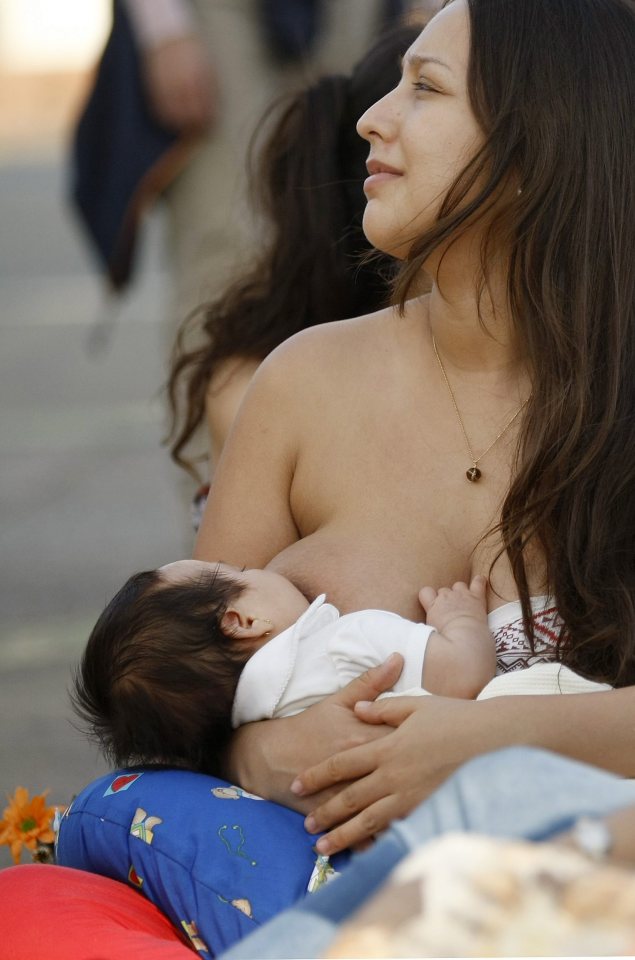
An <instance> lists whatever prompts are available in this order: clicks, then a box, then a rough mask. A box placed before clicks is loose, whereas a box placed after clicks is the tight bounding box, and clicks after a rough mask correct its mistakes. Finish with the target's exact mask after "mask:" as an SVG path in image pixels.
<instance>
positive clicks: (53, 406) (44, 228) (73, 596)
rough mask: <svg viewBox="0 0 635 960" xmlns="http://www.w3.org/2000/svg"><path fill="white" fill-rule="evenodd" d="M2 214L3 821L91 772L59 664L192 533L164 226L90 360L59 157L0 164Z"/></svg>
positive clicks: (152, 235)
mask: <svg viewBox="0 0 635 960" xmlns="http://www.w3.org/2000/svg"><path fill="white" fill-rule="evenodd" d="M0 223H1V224H2V228H1V231H0V289H1V300H0V302H1V304H2V309H1V311H0V337H1V344H2V348H1V350H0V411H1V415H0V731H1V732H0V814H1V811H2V809H3V806H4V804H3V802H2V801H4V796H5V794H6V793H8V792H10V791H11V792H12V791H13V789H14V787H15V786H16V785H18V784H22V785H24V786H26V787H28V788H29V789H30V790H31V791H39V790H42V789H44V788H45V787H49V788H50V799H51V800H53V801H55V802H64V801H67V800H68V799H69V798H70V797H71V796H72V794H73V792H75V791H77V790H78V789H79V788H81V786H82V785H83V784H84V783H85V782H87V781H88V780H90V779H91V778H92V777H93V776H94V775H95V774H96V773H97V772H99V771H101V769H102V765H101V763H100V760H99V758H98V756H97V754H96V751H95V750H93V749H92V748H90V747H89V746H88V745H87V744H86V743H85V741H84V739H83V738H82V736H81V735H80V734H79V733H78V732H77V731H76V730H75V729H74V728H73V725H72V719H71V711H70V709H69V706H68V699H67V685H68V680H69V675H70V668H71V665H72V663H73V662H74V661H75V660H76V658H77V656H78V654H79V652H80V651H81V649H82V646H83V644H84V642H85V639H86V636H87V631H88V630H89V628H90V626H91V624H92V622H93V621H94V619H95V617H96V615H97V613H98V612H99V610H100V609H101V608H102V606H103V604H104V602H105V600H107V599H108V598H109V596H111V595H112V593H113V592H114V590H115V589H116V588H117V587H118V586H119V585H120V583H121V582H122V580H123V578H124V577H125V576H126V575H128V574H129V573H131V572H133V571H134V570H137V569H142V568H144V567H148V566H155V565H156V564H158V563H161V562H165V561H168V560H171V559H174V558H175V557H177V556H185V555H187V554H188V553H189V550H190V548H191V536H190V534H189V530H188V521H187V517H186V511H185V507H184V506H183V504H184V502H185V496H184V482H183V480H182V478H181V476H180V471H178V470H177V469H176V467H174V466H172V464H171V462H170V460H169V457H168V454H167V452H166V451H165V449H163V448H162V447H161V445H160V440H161V436H162V432H163V429H164V405H163V402H162V399H161V398H160V396H159V390H160V387H161V384H162V382H163V376H164V362H165V361H164V356H165V353H166V345H167V342H168V333H167V330H166V325H165V321H164V318H165V316H166V313H167V308H166V304H167V283H166V279H165V276H164V274H163V273H162V272H161V269H160V251H161V236H160V225H159V224H158V223H155V224H153V225H151V228H150V230H149V234H148V236H147V237H146V241H147V242H146V244H145V262H144V264H143V270H142V282H141V283H140V284H139V285H138V287H137V288H135V290H134V293H133V295H132V296H130V297H129V298H128V299H127V301H126V302H125V304H124V306H123V308H122V309H121V311H120V315H119V317H118V319H117V321H116V323H115V328H114V330H113V335H112V337H111V340H110V343H109V344H108V345H107V346H106V348H105V349H103V350H102V351H101V352H100V353H97V354H95V353H92V354H91V353H90V351H89V350H88V342H89V335H90V332H91V329H93V326H94V323H95V319H96V317H98V316H99V315H100V313H101V312H102V311H103V303H102V299H103V298H102V292H101V286H100V283H99V281H98V279H97V277H96V275H95V273H94V271H93V268H92V264H91V262H90V261H89V257H88V254H87V252H86V250H85V248H84V246H83V243H82V242H81V241H80V238H79V235H78V232H77V229H76V225H75V224H74V223H73V221H72V217H71V215H70V213H69V211H68V210H67V209H66V207H65V201H64V172H63V165H62V160H61V159H60V158H59V157H49V158H48V159H46V158H42V157H40V158H39V159H37V160H36V161H31V162H29V163H22V164H18V163H8V162H6V161H5V162H4V164H3V165H2V166H0ZM9 862H10V860H9V857H8V851H7V850H6V848H0V866H6V865H7V863H9Z"/></svg>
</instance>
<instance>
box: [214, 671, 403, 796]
mask: <svg viewBox="0 0 635 960" xmlns="http://www.w3.org/2000/svg"><path fill="white" fill-rule="evenodd" d="M402 667H403V658H402V657H401V656H400V655H398V654H392V655H391V656H390V657H389V658H388V659H387V660H386V661H385V663H383V664H380V665H379V666H378V667H373V668H372V669H371V670H367V671H366V672H365V673H363V674H362V675H361V676H359V677H357V678H356V679H355V680H352V681H351V683H349V684H348V685H347V686H346V687H344V688H343V689H342V690H339V691H338V692H337V693H335V694H333V695H332V696H330V697H327V698H326V699H325V700H322V701H321V703H317V704H315V706H313V707H309V709H308V710H305V711H303V712H302V713H300V714H298V715H297V716H294V717H288V718H286V719H284V720H265V721H263V722H262V723H249V724H247V725H246V726H244V727H241V729H240V730H237V731H236V733H235V734H234V737H233V738H232V742H231V744H230V747H229V750H228V751H227V755H226V757H225V770H224V774H225V776H226V778H227V779H228V780H230V781H232V782H233V783H239V784H240V785H241V786H242V787H243V788H245V789H247V790H249V791H250V792H251V793H258V794H260V795H261V796H264V797H266V798H267V799H268V800H275V801H276V802H278V803H281V804H283V805H284V806H287V807H294V808H295V809H297V810H300V811H301V812H303V813H308V811H309V810H310V809H311V807H312V806H314V805H315V797H311V798H307V799H306V800H305V799H303V798H301V797H297V796H294V795H293V794H292V793H291V791H290V785H291V781H292V780H293V779H294V778H295V777H296V775H297V773H298V771H299V770H302V769H303V768H304V767H305V766H306V764H307V760H310V761H311V762H314V763H318V762H320V761H322V760H324V759H326V758H327V757H329V756H330V755H331V754H332V753H334V752H338V751H341V750H347V749H349V748H351V747H354V746H358V745H360V744H363V743H369V742H371V741H375V740H377V739H379V738H381V737H384V736H386V735H388V734H389V733H390V732H391V731H390V727H389V726H385V725H384V724H377V725H371V724H368V723H363V722H362V721H361V720H360V719H358V718H357V717H356V716H355V713H354V707H355V704H356V703H357V701H359V700H365V701H368V700H374V699H375V697H377V696H379V694H380V693H383V692H384V691H385V690H389V689H390V688H391V687H392V686H394V684H395V683H396V682H397V680H398V678H399V674H400V673H401V670H402ZM332 793H333V791H332V790H329V791H326V792H325V793H324V794H323V795H322V799H323V800H325V799H326V797H327V796H330V795H331V794H332Z"/></svg>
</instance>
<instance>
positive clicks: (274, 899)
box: [57, 768, 348, 956]
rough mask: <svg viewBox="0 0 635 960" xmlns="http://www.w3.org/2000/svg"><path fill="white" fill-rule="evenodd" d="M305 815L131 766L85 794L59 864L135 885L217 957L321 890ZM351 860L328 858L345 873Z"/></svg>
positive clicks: (63, 840)
mask: <svg viewBox="0 0 635 960" xmlns="http://www.w3.org/2000/svg"><path fill="white" fill-rule="evenodd" d="M315 840H316V838H315V837H313V836H310V835H309V834H308V833H307V832H306V830H305V829H304V825H303V817H302V816H301V815H300V814H298V813H295V812H294V811H292V810H289V809H287V808H286V807H281V806H279V805H278V804H275V803H270V802H268V801H265V800H262V799H260V798H259V797H254V796H253V795H252V794H249V793H246V792H245V791H243V790H241V788H240V787H234V786H232V785H231V784H228V783H226V782H225V781H223V780H218V779H216V778H215V777H209V776H205V775H204V774H199V773H191V772H189V771H185V770H174V769H167V768H132V769H130V770H121V771H118V772H115V773H111V774H108V775H107V776H104V777H101V778H100V779H99V780H95V781H94V782H93V783H91V784H90V785H89V786H88V787H86V788H85V789H84V790H83V791H82V792H81V793H80V794H79V795H78V796H77V797H76V798H75V799H74V801H73V802H72V804H71V806H70V807H69V809H68V810H67V812H66V813H65V815H64V817H63V818H62V822H61V825H60V831H59V836H58V841H57V862H58V863H59V864H61V865H62V866H68V867H75V868H78V869H81V870H87V871H89V872H91V873H98V874H101V875H103V876H106V877H111V878H113V879H115V880H120V881H122V882H124V883H127V884H128V885H130V886H133V887H136V888H137V889H138V890H139V891H140V892H141V893H142V894H143V895H144V896H146V897H147V898H148V899H149V900H150V901H151V902H152V903H154V904H156V906H158V907H159V908H160V909H161V910H162V911H163V912H164V913H165V914H166V915H167V916H168V917H169V918H170V920H171V921H172V922H173V923H174V925H175V926H176V927H177V928H179V929H180V930H182V931H184V932H185V933H186V934H187V936H188V937H189V938H190V940H191V942H192V945H193V946H194V947H195V949H196V950H197V951H198V952H199V954H200V955H201V956H214V955H216V954H218V953H220V952H222V951H223V950H225V949H227V948H228V947H229V946H231V945H232V944H233V943H234V942H235V941H237V940H239V939H241V938H242V937H244V936H246V935H247V934H248V933H251V932H252V931H253V930H254V929H255V928H256V927H257V926H259V925H261V924H262V923H265V922H266V921H267V920H269V919H270V918H271V917H273V916H275V915H276V914H277V913H279V912H280V911H281V910H284V909H285V908H286V907H288V906H290V905H291V904H292V903H294V902H295V901H296V900H298V899H299V898H300V897H303V896H304V895H305V894H306V893H307V888H308V885H309V881H310V880H311V878H312V880H311V886H312V888H313V887H314V886H315V885H316V883H319V882H320V881H321V880H322V879H323V877H324V874H325V872H326V873H328V871H329V867H328V865H326V864H325V863H324V861H323V858H319V857H317V855H316V853H315V851H314V849H313V846H314V843H315ZM347 860H348V854H339V855H338V856H337V857H334V858H333V859H332V867H333V868H334V869H335V870H336V871H339V870H341V869H342V867H343V866H344V865H345V863H346V862H347Z"/></svg>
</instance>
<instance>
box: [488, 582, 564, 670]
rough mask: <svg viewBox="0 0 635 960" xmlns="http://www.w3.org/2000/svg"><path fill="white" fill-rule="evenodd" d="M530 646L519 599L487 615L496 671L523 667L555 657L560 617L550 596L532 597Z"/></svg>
mask: <svg viewBox="0 0 635 960" xmlns="http://www.w3.org/2000/svg"><path fill="white" fill-rule="evenodd" d="M531 608H532V611H533V618H532V619H533V622H534V650H533V652H532V650H531V647H530V645H529V640H528V638H527V636H526V635H525V628H524V625H523V615H522V610H521V608H520V601H518V600H514V601H512V602H511V603H506V604H504V605H503V606H502V607H498V608H497V609H496V610H493V611H492V612H491V613H490V614H489V616H488V618H487V619H488V623H489V628H490V630H491V631H492V634H493V635H494V641H495V643H496V673H497V674H501V673H512V672H513V671H515V670H524V669H525V668H526V667H530V666H532V665H533V664H535V663H551V662H553V661H554V660H556V653H557V644H558V637H559V635H560V630H561V629H562V619H561V617H560V616H559V614H558V611H557V609H556V607H555V604H554V602H553V600H552V599H551V598H550V597H532V598H531Z"/></svg>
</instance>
